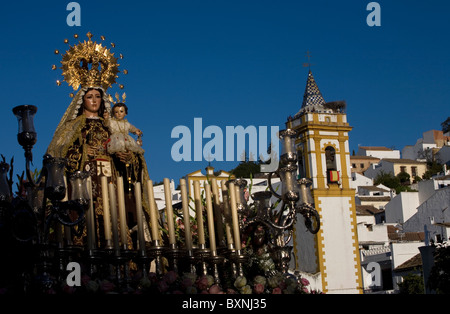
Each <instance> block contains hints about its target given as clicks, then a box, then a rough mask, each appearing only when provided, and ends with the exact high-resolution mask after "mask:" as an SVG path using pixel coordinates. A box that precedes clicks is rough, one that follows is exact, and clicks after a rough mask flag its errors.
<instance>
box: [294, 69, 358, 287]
mask: <svg viewBox="0 0 450 314" xmlns="http://www.w3.org/2000/svg"><path fill="white" fill-rule="evenodd" d="M344 109H345V102H344V101H336V102H329V103H326V102H325V100H324V98H323V96H322V93H321V92H320V90H319V88H318V86H317V84H316V81H315V80H314V77H313V75H312V72H311V70H309V73H308V78H307V82H306V89H305V93H304V96H303V103H302V106H301V109H300V111H299V112H298V113H297V114H296V115H295V116H294V117H292V118H291V117H290V118H289V120H288V121H287V123H286V126H287V128H292V129H294V130H296V131H297V132H298V138H297V140H296V147H297V154H298V171H299V176H300V177H306V178H309V179H311V180H312V186H311V192H312V195H313V198H314V204H315V208H316V209H317V211H318V212H319V215H320V219H321V226H320V230H319V232H318V233H317V234H311V233H309V232H307V230H306V228H305V226H304V223H303V218H302V217H299V219H298V221H297V224H296V226H295V232H294V239H293V240H294V255H295V258H294V263H295V269H297V270H298V271H300V272H302V273H303V274H308V275H311V277H310V278H313V281H315V282H316V286H317V287H318V289H320V290H321V291H323V292H325V293H362V288H363V286H362V278H361V265H360V257H359V247H358V235H357V225H356V206H355V190H354V189H351V187H350V180H351V173H350V152H349V143H348V132H350V131H351V129H352V127H351V126H349V124H348V123H347V115H346V114H345V113H344Z"/></svg>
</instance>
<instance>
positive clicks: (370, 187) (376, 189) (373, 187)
mask: <svg viewBox="0 0 450 314" xmlns="http://www.w3.org/2000/svg"><path fill="white" fill-rule="evenodd" d="M359 188H361V189H365V190H367V191H381V192H390V191H389V190H386V189H382V188H379V187H378V186H374V185H367V186H360V187H359Z"/></svg>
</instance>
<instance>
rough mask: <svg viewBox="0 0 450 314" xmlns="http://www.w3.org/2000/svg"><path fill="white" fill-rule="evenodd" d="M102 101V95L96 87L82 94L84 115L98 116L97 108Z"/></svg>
mask: <svg viewBox="0 0 450 314" xmlns="http://www.w3.org/2000/svg"><path fill="white" fill-rule="evenodd" d="M101 102H102V95H101V94H100V92H99V91H98V90H96V89H93V90H90V91H88V92H87V93H86V94H85V95H84V96H83V103H84V114H85V115H86V116H91V117H92V116H98V110H99V109H100V105H101Z"/></svg>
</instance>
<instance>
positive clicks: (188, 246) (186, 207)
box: [180, 179, 192, 251]
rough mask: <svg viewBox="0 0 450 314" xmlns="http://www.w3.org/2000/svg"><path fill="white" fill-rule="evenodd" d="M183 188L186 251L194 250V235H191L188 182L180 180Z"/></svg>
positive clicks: (182, 201)
mask: <svg viewBox="0 0 450 314" xmlns="http://www.w3.org/2000/svg"><path fill="white" fill-rule="evenodd" d="M180 188H181V204H182V206H183V221H184V238H185V241H186V250H188V251H191V250H192V234H191V220H190V217H191V215H190V214H189V200H188V195H187V188H186V180H185V179H180Z"/></svg>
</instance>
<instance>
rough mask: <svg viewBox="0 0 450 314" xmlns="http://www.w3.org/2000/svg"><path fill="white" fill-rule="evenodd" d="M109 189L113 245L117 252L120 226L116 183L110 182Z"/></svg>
mask: <svg viewBox="0 0 450 314" xmlns="http://www.w3.org/2000/svg"><path fill="white" fill-rule="evenodd" d="M108 191H109V207H110V212H111V224H112V236H113V245H114V249H115V250H116V252H118V251H119V232H118V230H119V227H118V223H117V203H116V191H115V189H114V184H113V183H112V182H110V183H109V184H108Z"/></svg>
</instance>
